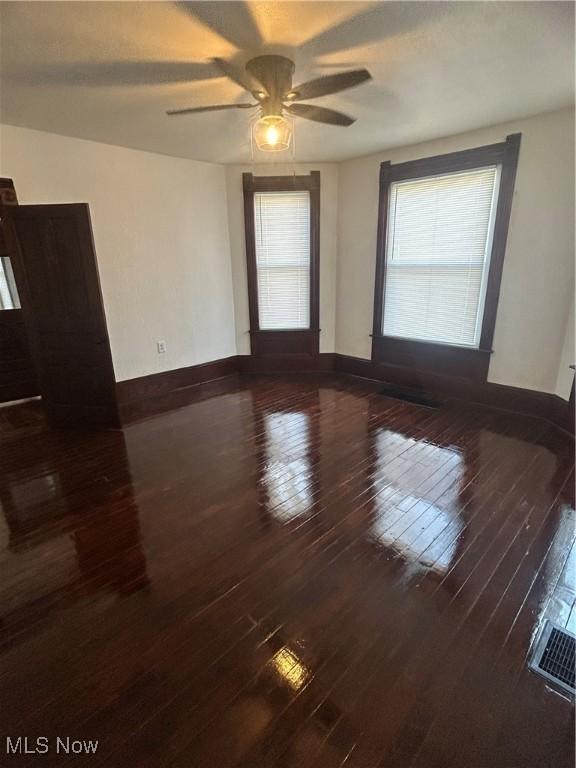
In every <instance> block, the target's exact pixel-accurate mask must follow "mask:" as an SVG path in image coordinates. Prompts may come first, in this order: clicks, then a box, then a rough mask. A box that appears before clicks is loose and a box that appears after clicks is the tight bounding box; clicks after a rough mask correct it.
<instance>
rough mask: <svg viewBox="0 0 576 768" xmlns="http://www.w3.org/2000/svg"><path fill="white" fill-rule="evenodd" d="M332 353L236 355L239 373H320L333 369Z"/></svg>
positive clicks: (333, 358)
mask: <svg viewBox="0 0 576 768" xmlns="http://www.w3.org/2000/svg"><path fill="white" fill-rule="evenodd" d="M335 357H336V355H334V353H332V352H321V353H320V354H319V355H263V356H261V357H258V356H254V355H238V358H237V360H238V364H237V365H238V372H239V373H260V374H286V373H322V372H328V371H333V370H334V364H335Z"/></svg>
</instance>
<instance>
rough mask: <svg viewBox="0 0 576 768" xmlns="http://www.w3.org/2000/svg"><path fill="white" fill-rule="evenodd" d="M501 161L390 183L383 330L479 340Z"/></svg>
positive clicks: (466, 343) (467, 343) (427, 337)
mask: <svg viewBox="0 0 576 768" xmlns="http://www.w3.org/2000/svg"><path fill="white" fill-rule="evenodd" d="M498 179H499V169H498V166H492V167H489V168H480V169H477V170H472V171H465V172H461V173H452V174H444V175H440V176H431V177H424V178H420V179H411V180H409V181H399V182H394V183H393V184H391V186H390V201H389V210H388V240H387V244H386V262H387V267H386V286H385V297H384V323H383V332H384V334H385V335H389V336H398V337H402V338H408V339H417V340H422V341H436V342H441V343H445V344H459V345H463V346H470V347H478V345H479V343H480V330H481V325H482V311H483V308H484V297H485V294H486V284H487V280H486V278H487V276H488V266H489V264H490V252H491V246H492V233H493V231H494V215H495V212H496V198H497V190H498Z"/></svg>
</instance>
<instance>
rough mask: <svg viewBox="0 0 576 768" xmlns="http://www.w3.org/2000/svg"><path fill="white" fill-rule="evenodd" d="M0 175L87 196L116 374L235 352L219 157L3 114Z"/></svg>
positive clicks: (30, 195) (73, 196) (75, 198)
mask: <svg viewBox="0 0 576 768" xmlns="http://www.w3.org/2000/svg"><path fill="white" fill-rule="evenodd" d="M0 174H1V175H3V176H9V177H12V178H13V179H14V182H15V185H16V191H17V193H18V197H19V200H20V202H21V203H57V202H88V203H89V204H90V212H91V216H92V225H93V229H94V239H95V243H96V251H97V256H98V268H99V271H100V280H101V283H102V292H103V296H104V305H105V309H106V317H107V321H108V329H109V333H110V343H111V347H112V357H113V360H114V370H115V374H116V379H117V380H118V381H121V380H123V379H130V378H133V377H136V376H142V375H144V374H149V373H155V372H158V371H165V370H170V369H174V368H179V367H182V366H187V365H195V364H198V363H203V362H206V361H209V360H216V359H218V358H222V357H227V356H228V355H234V354H236V344H235V338H234V312H233V294H232V272H231V265H230V245H229V239H228V220H227V215H226V182H225V174H224V168H223V167H222V166H218V165H212V164H210V163H201V162H196V161H193V160H179V159H175V158H171V157H166V156H163V155H155V154H151V153H148V152H140V151H137V150H131V149H124V148H122V147H113V146H110V145H107V144H98V143H96V142H91V141H83V140H80V139H72V138H66V137H63V136H57V135H55V134H49V133H42V132H38V131H32V130H28V129H24V128H15V127H12V126H6V125H5V126H2V127H1V128H0ZM160 339H163V340H165V341H166V345H167V351H166V353H165V354H158V352H157V348H156V342H157V341H158V340H160Z"/></svg>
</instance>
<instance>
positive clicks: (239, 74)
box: [212, 59, 266, 92]
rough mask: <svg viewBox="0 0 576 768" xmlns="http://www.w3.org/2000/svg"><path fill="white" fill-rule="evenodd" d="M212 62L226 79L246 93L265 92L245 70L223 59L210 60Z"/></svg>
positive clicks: (260, 84)
mask: <svg viewBox="0 0 576 768" xmlns="http://www.w3.org/2000/svg"><path fill="white" fill-rule="evenodd" d="M212 61H213V62H214V63H215V64H216V66H217V67H219V68H220V70H221V71H222V72H223V73H224V74H225V75H226V77H229V78H230V80H233V81H234V82H235V83H237V84H238V85H239V86H241V87H242V88H244V89H245V90H246V91H250V92H252V91H264V92H266V89H265V88H264V86H263V85H262V83H260V82H259V81H258V80H256V78H255V77H254V76H253V75H251V74H250V73H249V72H247V71H246V70H245V69H240V67H237V66H236V65H235V64H231V63H230V62H229V61H225V60H224V59H212Z"/></svg>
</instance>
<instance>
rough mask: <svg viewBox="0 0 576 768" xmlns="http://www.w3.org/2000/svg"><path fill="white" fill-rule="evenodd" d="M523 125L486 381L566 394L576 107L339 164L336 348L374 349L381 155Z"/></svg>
mask: <svg viewBox="0 0 576 768" xmlns="http://www.w3.org/2000/svg"><path fill="white" fill-rule="evenodd" d="M516 132H521V133H522V146H521V149H520V160H519V166H518V175H517V180H516V189H515V194H514V201H513V206H512V216H511V221H510V230H509V235H508V245H507V249H506V258H505V262H504V273H503V277H502V286H501V293H500V303H499V307H498V317H497V321H496V334H495V339H494V355H493V356H492V360H491V363H490V370H489V374H488V379H489V381H493V382H498V383H501V384H509V385H514V386H519V387H525V388H527V389H535V390H541V391H544V392H556V391H557V388H558V394H561V395H562V396H563V397H566V396H567V388H566V377H565V376H561V375H560V368H561V366H562V365H564V363H563V362H562V360H561V357H562V356H564V357H565V358H566V359H567V357H570V355H569V354H568V352H566V350H565V351H564V353H563V352H562V350H563V347H564V345H565V337H566V329H567V328H573V325H574V320H573V308H572V310H571V309H570V306H571V300H572V296H573V292H574V111H573V110H562V111H559V112H552V113H549V114H545V115H538V116H536V117H533V118H529V119H526V120H520V121H516V122H513V123H507V124H505V125H500V126H495V127H493V128H487V129H483V130H480V131H474V132H471V133H466V134H461V135H458V136H452V137H449V138H445V139H441V140H438V141H433V142H428V143H426V144H418V145H415V146H411V147H404V148H401V149H394V150H391V151H388V152H382V153H380V154H378V155H371V156H370V157H364V158H360V159H356V160H350V161H347V162H344V163H342V164H341V165H340V167H339V169H340V181H339V243H338V271H337V300H336V317H337V326H336V351H337V352H340V353H342V354H346V355H353V356H356V357H364V358H369V357H370V336H369V334H370V333H371V329H372V310H373V293H374V270H375V259H376V220H377V212H378V174H379V165H380V163H381V162H382V161H383V160H391V161H392V162H393V163H397V162H403V161H405V160H412V159H414V158H418V157H427V156H431V155H436V154H442V153H445V152H453V151H455V150H459V149H466V148H469V147H476V146H480V145H482V144H489V143H492V142H497V141H502V140H503V139H505V137H506V136H507V134H509V133H516ZM572 307H573V305H572ZM570 344H572V345H573V341H571V340H570V339H569V338H568V339H566V345H570ZM573 356H574V355H573V354H572V357H573ZM571 362H573V360H571ZM568 391H569V390H568Z"/></svg>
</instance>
